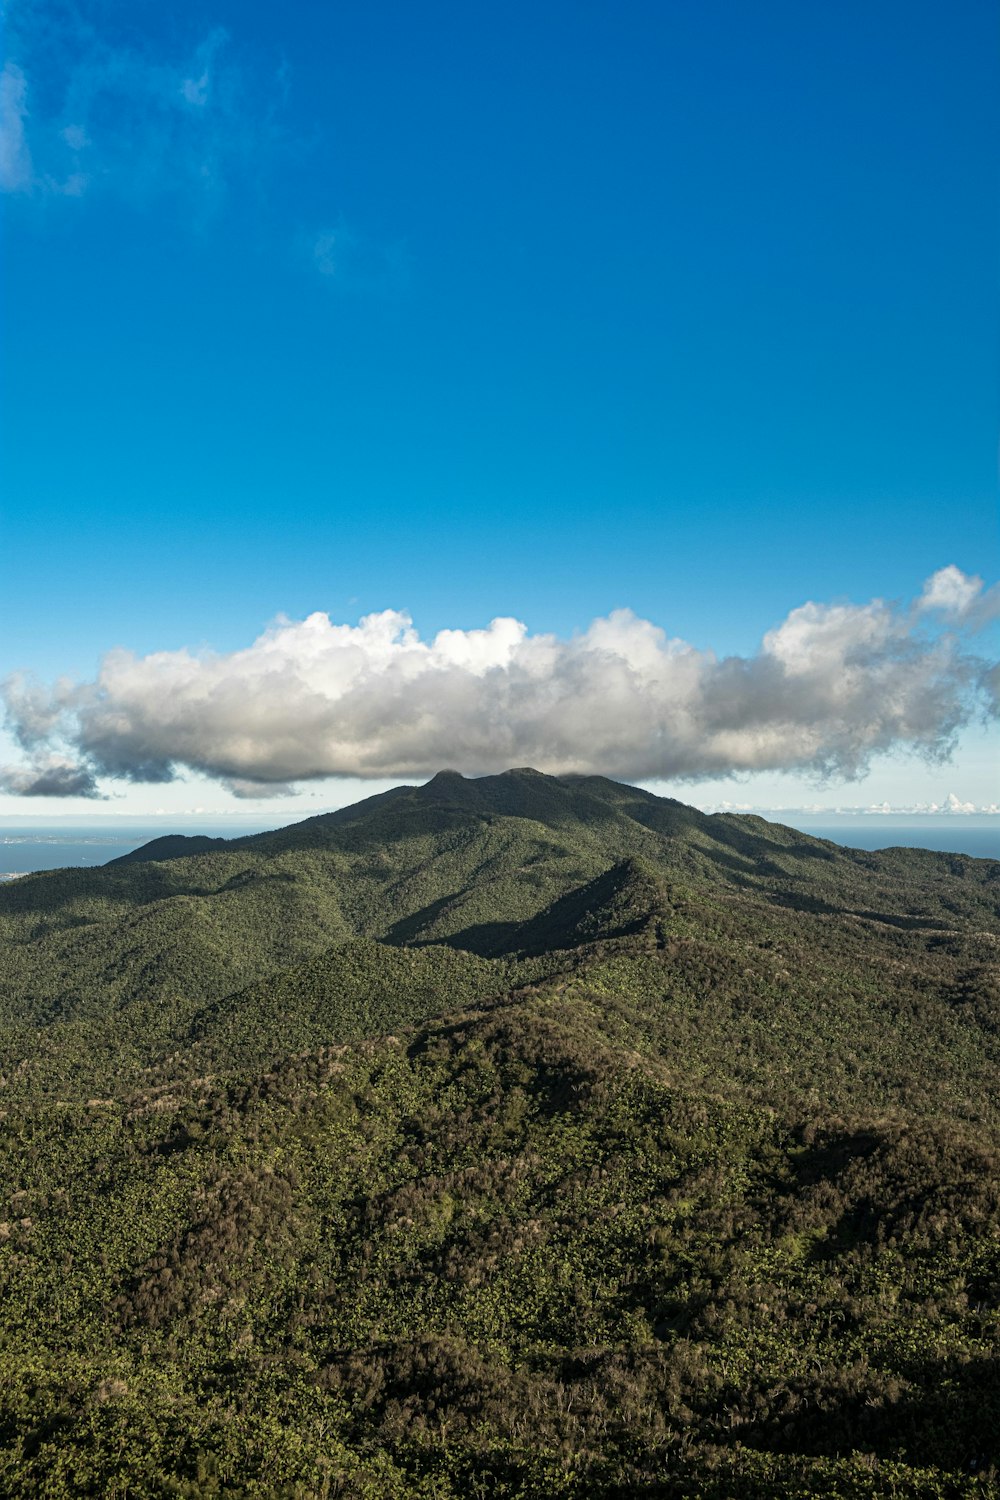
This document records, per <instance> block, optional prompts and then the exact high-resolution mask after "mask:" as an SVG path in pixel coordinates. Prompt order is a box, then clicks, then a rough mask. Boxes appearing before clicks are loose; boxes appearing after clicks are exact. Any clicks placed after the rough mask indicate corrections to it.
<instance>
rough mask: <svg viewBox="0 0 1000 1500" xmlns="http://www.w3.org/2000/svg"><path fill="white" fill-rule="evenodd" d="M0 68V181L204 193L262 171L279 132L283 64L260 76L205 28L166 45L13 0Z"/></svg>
mask: <svg viewBox="0 0 1000 1500" xmlns="http://www.w3.org/2000/svg"><path fill="white" fill-rule="evenodd" d="M14 21H15V24H14V25H12V26H11V28H10V33H11V35H10V46H11V51H12V60H11V61H10V62H8V63H7V65H6V67H5V69H4V72H3V75H2V80H0V189H2V190H3V191H6V192H13V193H30V194H32V195H35V196H38V197H54V196H62V197H82V196H83V195H84V194H85V193H89V192H95V191H98V190H102V191H109V192H115V193H117V194H119V195H122V196H125V197H136V198H148V197H150V196H154V195H160V194H163V193H174V192H179V191H183V192H186V193H192V192H194V193H197V195H198V196H199V198H200V199H201V200H202V201H203V202H204V201H206V200H208V199H210V198H211V197H212V196H213V195H215V196H218V195H219V194H221V193H223V192H224V190H225V189H226V188H228V187H229V186H231V184H232V183H233V182H234V181H235V180H236V179H237V178H238V177H239V176H240V174H243V175H245V176H247V177H252V176H256V175H257V174H258V173H259V170H260V165H261V159H262V157H263V156H264V155H265V154H266V153H267V151H268V150H269V148H271V147H273V146H274V144H275V143H276V140H277V137H278V132H277V126H276V112H277V110H278V109H279V108H280V106H281V104H282V102H283V95H284V91H285V81H284V73H285V70H284V69H283V68H277V67H276V69H275V71H274V76H273V78H269V79H262V78H260V77H258V76H256V75H253V76H252V75H251V73H250V72H249V71H248V70H247V69H246V68H245V67H243V66H241V65H240V64H239V63H238V62H237V61H236V60H235V59H234V57H233V56H232V44H231V41H230V38H229V35H228V33H227V32H226V31H225V30H223V29H222V28H220V27H216V28H214V29H212V30H210V31H208V32H207V33H206V34H205V35H204V36H203V37H202V39H201V40H200V41H199V42H198V43H197V45H196V46H195V47H194V48H193V49H192V50H191V51H189V52H188V53H187V54H186V55H177V56H164V55H161V54H160V53H158V52H156V51H154V50H153V49H152V48H151V47H148V48H146V49H145V50H143V49H140V48H139V47H138V46H136V45H125V44H124V43H122V42H120V41H118V40H115V39H112V38H110V37H109V36H106V35H104V34H102V33H101V32H100V31H99V30H98V29H96V28H95V27H94V26H92V25H90V24H89V23H88V22H86V21H85V20H83V19H82V17H81V16H80V14H79V13H78V12H77V11H76V10H75V9H74V8H72V7H70V6H63V5H59V4H55V5H53V6H52V7H51V10H50V12H49V14H48V15H47V16H46V17H45V19H44V23H43V19H42V18H41V17H40V15H39V14H38V12H37V11H36V10H35V9H34V8H32V7H30V6H25V5H18V6H16V7H15V11H14Z"/></svg>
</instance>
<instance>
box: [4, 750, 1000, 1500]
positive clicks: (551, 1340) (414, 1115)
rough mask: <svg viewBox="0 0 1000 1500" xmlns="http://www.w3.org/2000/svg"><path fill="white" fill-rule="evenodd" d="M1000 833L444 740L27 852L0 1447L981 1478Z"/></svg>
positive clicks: (994, 1340)
mask: <svg viewBox="0 0 1000 1500" xmlns="http://www.w3.org/2000/svg"><path fill="white" fill-rule="evenodd" d="M998 942H1000V864H998V863H996V862H994V861H989V860H975V859H971V858H968V857H965V856H962V855H957V854H955V855H945V854H931V853H928V852H925V851H920V850H912V849H896V850H887V851H884V852H882V853H878V854H871V853H865V852H861V851H856V850H849V849H843V848H839V847H838V846H836V845H834V844H831V843H828V842H826V841H823V840H817V839H813V838H810V837H808V836H807V835H805V834H803V833H800V832H797V831H795V830H793V829H790V828H784V827H781V826H779V825H775V824H771V823H767V822H765V821H763V820H762V819H760V818H756V817H747V816H736V815H716V816H711V817H710V816H706V815H704V814H701V813H699V812H697V811H696V810H694V809H693V808H690V807H686V806H684V805H682V804H681V803H678V802H674V801H670V800H667V799H662V798H657V797H654V796H652V795H651V794H649V793H646V792H642V791H639V790H637V789H636V788H633V787H629V786H623V785H619V784H617V783H615V782H611V781H607V780H604V779H602V778H600V777H547V776H541V775H539V774H538V773H536V772H533V771H529V770H520V771H513V772H508V773H506V774H505V775H501V776H494V777H486V778H481V779H478V780H467V779H465V778H463V777H461V776H459V775H458V774H457V773H454V772H442V773H441V774H440V775H439V776H437V777H435V778H434V780H433V781H431V782H430V783H428V785H427V786H424V787H419V788H413V787H405V788H399V789H397V790H395V791H391V792H388V793H386V794H384V795H382V796H378V797H373V798H369V799H367V800H366V801H365V802H362V803H360V804H358V805H357V806H355V807H353V808H348V809H344V810H342V811H340V812H337V813H332V814H329V815H326V816H323V817H319V818H313V819H309V820H307V821H305V822H302V823H298V824H295V825H293V826H291V827H289V828H287V829H284V830H281V831H280V832H277V833H269V834H261V835H257V836H254V837H250V838H243V839H237V840H232V841H214V840H213V841H206V840H190V841H189V840H185V839H182V838H179V837H171V838H169V839H166V840H158V841H156V842H154V843H153V844H151V845H148V846H146V847H145V848H143V849H141V850H137V851H136V852H135V853H134V854H131V855H128V856H127V857H126V858H124V859H121V860H117V861H115V862H113V863H112V864H110V865H107V866H104V867H102V868H100V869H96V870H93V869H92V870H62V871H53V872H50V873H47V874H44V875H34V876H28V877H25V878H23V879H19V880H16V881H12V882H10V883H8V884H7V885H5V886H4V887H3V888H0V1083H2V1087H0V1106H2V1116H0V1153H2V1159H3V1179H2V1180H3V1191H4V1193H5V1195H6V1200H7V1201H6V1204H5V1205H0V1220H2V1221H0V1285H2V1288H3V1301H4V1309H5V1312H4V1317H3V1320H2V1332H0V1337H2V1340H3V1347H2V1360H0V1368H2V1371H3V1375H2V1379H0V1400H2V1406H0V1424H2V1434H3V1436H2V1445H0V1491H2V1492H3V1493H4V1494H10V1495H17V1496H21V1495H23V1496H34V1495H38V1494H45V1495H53V1496H59V1495H83V1494H102V1495H108V1496H120V1497H124V1496H137V1495H177V1496H187V1497H202V1496H204V1497H208V1496H217V1495H218V1496H221V1495H227V1496H228V1495H236V1496H247V1497H251V1496H253V1497H258V1496H271V1495H278V1496H289V1497H291V1496H295V1497H307V1496H334V1495H337V1496H357V1497H371V1500H380V1497H383V1496H384V1497H400V1500H402V1497H408V1496H414V1495H416V1496H419V1495H425V1496H428V1497H429V1496H434V1497H443V1500H448V1497H452V1500H459V1497H462V1500H464V1497H467V1496H509V1497H514V1496H550V1495H551V1496H565V1497H570V1496H572V1497H580V1500H583V1497H590V1496H607V1497H611V1496H626V1495H629V1496H631V1495H639V1496H649V1497H653V1496H673V1495H677V1496H683V1495H690V1496H708V1497H717V1500H722V1497H728V1496H737V1495H740V1496H772V1495H774V1496H777V1495H782V1496H800V1495H816V1496H844V1497H848V1496H850V1497H853V1496H869V1495H870V1496H876V1495H887V1496H888V1495H915V1496H928V1497H930V1496H973V1495H977V1496H982V1495H991V1494H995V1493H998V1478H997V1471H996V1468H995V1465H996V1464H997V1463H998V1462H1000V1455H998V1442H997V1433H998V1432H1000V1368H998V1363H997V1359H998V1332H1000V1186H998V1171H997V1167H998V1146H1000V966H998Z"/></svg>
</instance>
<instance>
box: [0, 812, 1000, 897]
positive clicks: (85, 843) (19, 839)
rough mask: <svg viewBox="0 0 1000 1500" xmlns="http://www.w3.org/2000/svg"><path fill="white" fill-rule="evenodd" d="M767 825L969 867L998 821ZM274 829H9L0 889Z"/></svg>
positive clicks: (988, 847) (900, 819)
mask: <svg viewBox="0 0 1000 1500" xmlns="http://www.w3.org/2000/svg"><path fill="white" fill-rule="evenodd" d="M759 816H761V817H765V818H767V819H768V821H769V822H772V823H783V824H785V825H786V826H788V827H791V828H798V829H800V830H801V831H802V832H803V833H808V834H810V835H811V836H812V837H813V838H818V839H829V840H830V841H831V842H832V843H835V844H843V845H845V846H846V847H847V848H851V849H866V850H876V849H888V848H894V847H903V848H917V849H930V850H933V851H935V852H937V853H948V854H967V855H971V856H972V857H973V858H975V859H1000V817H987V816H977V817H970V816H946V815H928V814H924V815H918V814H911V815H908V816H907V815H904V814H897V815H894V816H893V815H886V814H881V813H858V814H851V815H847V814H841V815H840V816H837V815H835V814H827V815H826V816H823V815H822V814H818V813H803V814H802V815H799V814H797V813H796V812H795V811H794V810H793V809H788V810H784V809H782V810H780V811H779V810H774V811H767V812H761V813H760V814H759ZM275 826H276V825H275V823H274V822H273V821H263V820H262V821H261V822H258V823H251V822H243V821H242V820H241V821H240V822H239V824H235V823H233V822H222V821H221V820H220V821H219V822H213V823H209V822H208V821H207V820H205V821H202V820H199V819H192V820H190V821H189V822H181V821H179V820H178V821H175V820H173V819H170V820H169V821H168V820H163V821H161V822H158V823H155V824H154V823H144V824H142V825H141V826H139V825H136V826H132V827H129V826H122V825H121V824H113V823H111V821H110V820H108V822H107V823H105V824H103V825H97V824H93V825H90V826H73V825H72V824H70V823H67V824H66V825H65V826H61V827H56V826H46V827H38V826H36V827H31V826H25V825H21V826H20V827H15V826H13V825H10V824H7V825H4V826H0V881H8V880H15V879H17V877H18V876H21V875H30V874H35V873H37V872H39V871H42V870H57V869H66V868H73V867H78V868H86V867H88V866H94V865H103V864H106V863H107V862H108V860H111V859H117V858H118V857H119V856H120V855H122V854H128V853H129V852H130V851H131V850H133V849H138V848H139V847H140V846H141V845H142V844H146V843H149V842H150V840H151V839H155V838H159V837H161V836H162V835H163V834H164V833H186V834H195V833H198V834H208V835H210V836H211V837H213V838H240V837H242V836H243V835H245V834H248V833H260V832H264V831H265V830H266V829H269V828H273V827H275Z"/></svg>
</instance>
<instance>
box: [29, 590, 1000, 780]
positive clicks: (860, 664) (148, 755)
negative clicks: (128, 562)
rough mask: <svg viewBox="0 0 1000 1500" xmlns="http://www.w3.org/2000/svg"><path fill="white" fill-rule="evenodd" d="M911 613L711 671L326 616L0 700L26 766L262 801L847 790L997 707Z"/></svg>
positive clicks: (829, 612)
mask: <svg viewBox="0 0 1000 1500" xmlns="http://www.w3.org/2000/svg"><path fill="white" fill-rule="evenodd" d="M919 618H920V616H919V613H918V614H916V615H915V614H914V611H912V610H908V609H905V608H901V607H897V606H894V605H891V604H889V603H886V602H884V601H882V600H874V601H872V602H870V603H867V604H862V605H844V604H839V605H834V606H826V605H820V604H815V603H809V604H805V605H803V606H801V608H799V609H796V610H793V611H792V612H791V614H790V615H789V616H788V618H787V619H786V620H785V621H783V622H782V624H781V625H779V626H778V627H776V628H775V629H774V630H772V631H770V632H769V633H768V634H767V635H766V636H765V637H764V640H763V642H762V644H761V647H760V649H759V650H758V651H757V652H756V654H754V655H752V656H749V657H724V658H718V657H716V656H715V655H714V654H713V653H712V652H710V651H704V650H699V649H696V648H695V647H693V646H691V645H689V644H687V643H686V642H684V641H681V640H676V639H670V638H668V636H667V635H666V634H665V633H664V631H663V630H661V629H660V628H659V627H658V626H656V625H654V624H652V623H651V622H650V621H648V620H641V619H637V618H636V617H635V616H634V615H633V614H631V613H630V612H629V611H627V610H620V611H617V612H615V613H614V614H612V615H610V616H608V617H607V618H606V619H599V620H595V621H594V622H593V624H592V625H591V626H590V627H589V629H588V630H587V631H585V632H584V633H583V634H582V635H579V636H576V637H574V638H572V639H570V640H563V639H560V638H558V637H556V636H552V635H531V634H529V632H528V630H527V628H526V627H525V626H524V625H523V624H521V623H520V622H519V621H517V620H513V619H497V620H494V621H493V622H492V623H491V624H490V625H489V626H488V627H486V628H484V629H479V630H442V631H440V632H439V633H438V634H437V635H436V636H435V637H433V639H430V640H426V641H425V640H423V639H421V637H420V636H419V635H418V633H417V631H416V630H415V629H414V628H413V625H412V622H411V621H410V619H409V618H408V617H407V616H406V615H405V614H402V613H400V612H398V611H395V610H385V611H383V612H382V613H380V614H373V615H369V616H367V617H365V618H364V619H362V620H361V622H360V623H359V624H358V625H341V624H335V623H333V622H332V621H331V620H330V619H329V618H328V617H327V616H326V615H325V614H319V613H317V614H313V615H310V616H309V617H308V618H307V619H305V620H301V621H291V620H286V619H279V620H278V621H277V622H276V623H275V624H274V625H273V626H272V627H271V628H270V629H269V630H267V631H266V632H265V633H264V634H263V635H262V636H261V637H260V638H259V639H258V640H257V641H255V642H254V643H253V644H252V645H251V646H249V647H248V648H246V649H245V650H242V651H237V652H233V653H231V654H229V655H213V654H208V653H206V654H201V655H194V654H192V653H190V652H188V651H169V652H158V653H155V654H153V655H150V656H145V657H136V656H134V655H132V654H131V653H130V652H128V651H125V650H121V649H118V650H114V651H111V652H109V653H108V655H107V656H106V657H105V658H104V661H103V663H102V666H101V669H100V673H99V675H98V677H97V679H96V680H95V681H93V682H84V683H72V682H69V681H65V680H64V681H61V682H59V683H57V684H56V685H55V686H54V687H53V688H51V689H42V688H40V687H39V686H38V685H36V684H32V683H29V682H27V681H26V680H25V679H23V678H21V677H15V678H12V679H10V680H9V681H8V683H7V684H6V686H5V692H4V696H5V701H6V704H7V710H8V717H9V722H10V725H11V728H12V730H13V732H14V733H15V735H16V736H17V739H18V741H19V743H20V744H21V745H22V746H23V747H24V748H25V750H26V751H27V752H28V753H30V754H41V753H44V754H50V755H51V754H61V755H66V756H70V757H71V758H72V759H73V763H74V764H75V765H78V766H79V767H80V768H81V773H84V772H86V773H88V774H92V775H101V776H109V777H118V778H125V779H128V780H133V781H145V782H166V781H169V780H170V779H172V778H173V777H174V776H175V774H177V772H178V771H183V770H185V769H186V770H189V771H195V772H200V773H203V774H206V775H209V776H212V777H214V778H217V779H219V780H220V781H222V782H224V783H225V784H227V785H228V786H229V787H230V788H238V789H244V788H246V787H247V784H250V789H249V790H248V791H247V790H244V791H243V794H244V795H252V796H259V795H260V794H261V793H260V787H261V785H262V784H264V785H267V784H278V783H281V784H287V783H289V782H297V781H304V780H310V779H315V778H322V777H327V776H334V777H347V776H351V777H355V776H356V777H365V778H390V777H421V776H424V775H428V774H431V773H433V772H434V771H436V770H438V769H440V768H441V767H442V766H454V767H456V768H457V769H460V770H462V771H465V772H468V773H472V774H475V773H477V772H490V771H497V770H502V769H504V768H506V767H508V766H511V765H524V764H530V765H534V766H536V767H537V768H538V769H539V770H542V771H553V772H570V771H577V772H599V773H604V774H607V775H611V776H617V777H620V778H623V779H625V780H643V779H652V778H665V777H670V778H675V779H685V778H704V777H712V776H728V775H732V774H738V773H748V772H749V773H753V772H761V771H775V770H777V771H800V772H801V771H805V772H807V773H809V774H812V775H815V776H820V777H824V776H827V777H829V776H835V777H841V778H852V777H857V776H859V775H861V774H862V773H863V772H864V771H865V769H866V767H867V766H868V764H869V762H870V761H871V759H872V757H873V756H876V755H878V754H880V753H883V752H885V751H888V750H897V749H898V750H906V751H909V752H914V753H916V754H919V755H923V756H925V757H927V758H929V759H931V760H943V759H945V758H947V756H948V754H949V752H950V750H951V747H952V745H953V742H954V738H955V736H956V734H957V733H958V731H959V730H960V729H961V728H962V727H963V726H964V725H966V724H967V723H969V722H970V721H971V720H972V719H973V718H974V717H976V716H977V715H979V714H981V713H983V712H985V713H988V714H989V713H992V714H995V713H996V712H997V704H996V698H995V695H994V693H993V692H992V691H991V672H994V671H995V668H993V667H992V666H991V664H990V663H988V662H985V661H984V660H983V659H982V658H981V657H979V656H975V655H971V654H969V653H968V651H967V650H966V649H965V648H964V646H963V645H962V643H961V642H960V640H959V639H958V635H957V632H954V631H952V632H949V633H948V634H946V635H944V636H942V635H938V634H934V633H930V634H928V633H926V632H922V631H921V629H920V627H919ZM915 622H916V623H915ZM7 784H8V786H11V785H12V783H11V781H10V775H9V773H8V781H7ZM282 790H284V787H283V788H282Z"/></svg>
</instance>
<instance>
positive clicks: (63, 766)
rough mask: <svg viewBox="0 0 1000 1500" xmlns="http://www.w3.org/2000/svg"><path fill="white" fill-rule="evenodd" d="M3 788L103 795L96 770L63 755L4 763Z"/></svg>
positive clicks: (24, 793)
mask: <svg viewBox="0 0 1000 1500" xmlns="http://www.w3.org/2000/svg"><path fill="white" fill-rule="evenodd" d="M0 791H4V792H10V793H12V794H13V795H14V796H15V797H101V796H102V795H103V794H102V793H101V792H100V790H99V789H98V786H97V781H96V778H95V776H94V772H93V771H92V770H91V769H90V767H89V766H83V765H77V764H75V763H74V762H73V761H72V760H69V759H66V758H64V757H62V756H59V755H44V754H43V755H38V756H35V757H33V758H32V759H31V760H29V761H28V762H26V763H25V764H24V765H20V766H0Z"/></svg>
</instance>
